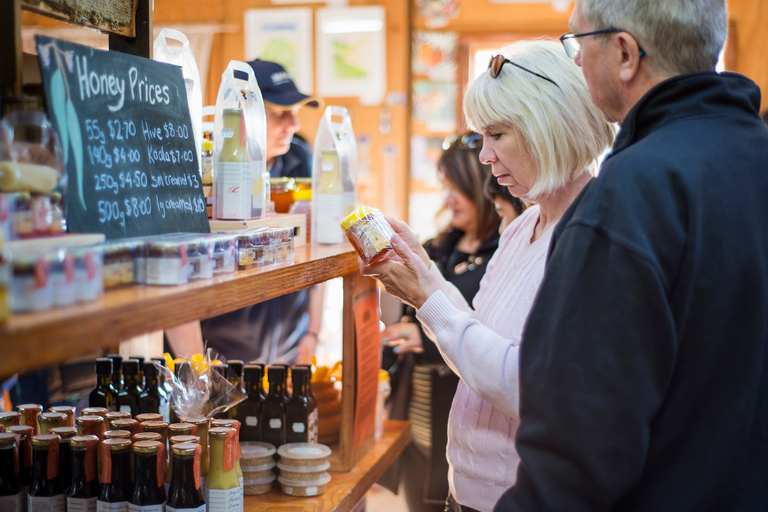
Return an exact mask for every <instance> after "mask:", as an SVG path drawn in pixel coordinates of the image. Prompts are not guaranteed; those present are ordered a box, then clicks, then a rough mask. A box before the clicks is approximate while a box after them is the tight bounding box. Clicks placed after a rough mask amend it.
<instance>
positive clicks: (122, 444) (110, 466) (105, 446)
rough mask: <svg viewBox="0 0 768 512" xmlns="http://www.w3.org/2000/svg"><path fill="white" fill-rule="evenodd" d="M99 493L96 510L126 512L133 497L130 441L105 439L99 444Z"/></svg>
mask: <svg viewBox="0 0 768 512" xmlns="http://www.w3.org/2000/svg"><path fill="white" fill-rule="evenodd" d="M100 448H101V461H102V462H101V491H100V492H99V499H98V500H97V502H96V505H97V507H98V510H100V511H101V510H105V511H106V510H114V509H115V508H116V507H120V509H121V510H123V508H124V509H125V510H128V500H129V499H131V496H132V495H133V484H132V482H131V441H130V439H120V438H113V439H105V440H104V441H102V442H101V447H100Z"/></svg>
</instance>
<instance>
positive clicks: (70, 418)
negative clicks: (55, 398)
mask: <svg viewBox="0 0 768 512" xmlns="http://www.w3.org/2000/svg"><path fill="white" fill-rule="evenodd" d="M48 412H57V413H59V414H63V415H64V416H66V419H65V420H64V423H63V424H62V426H65V427H74V426H75V408H74V407H72V406H71V405H54V406H53V407H49V408H48Z"/></svg>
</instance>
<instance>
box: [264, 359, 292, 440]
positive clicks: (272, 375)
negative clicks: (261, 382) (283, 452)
mask: <svg viewBox="0 0 768 512" xmlns="http://www.w3.org/2000/svg"><path fill="white" fill-rule="evenodd" d="M267 379H268V380H269V393H268V394H267V398H266V400H265V401H264V405H263V407H262V408H261V440H262V441H264V442H265V443H270V444H272V445H274V446H275V447H277V446H281V445H283V444H285V402H286V400H285V367H284V366H269V367H267Z"/></svg>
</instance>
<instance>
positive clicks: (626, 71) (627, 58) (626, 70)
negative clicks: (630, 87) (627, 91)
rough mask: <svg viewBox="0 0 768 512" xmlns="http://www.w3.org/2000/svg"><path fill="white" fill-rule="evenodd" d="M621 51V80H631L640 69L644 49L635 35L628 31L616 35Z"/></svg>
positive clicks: (619, 50)
mask: <svg viewBox="0 0 768 512" xmlns="http://www.w3.org/2000/svg"><path fill="white" fill-rule="evenodd" d="M615 38H616V44H617V45H618V48H617V50H618V52H619V60H620V67H619V80H621V81H622V82H625V83H627V82H631V81H632V80H633V79H634V78H635V77H636V76H637V73H638V70H639V69H640V59H641V58H642V57H641V55H642V50H641V49H640V45H638V44H637V41H636V40H635V38H634V37H632V36H631V35H629V34H627V33H626V32H619V33H618V34H616V36H615Z"/></svg>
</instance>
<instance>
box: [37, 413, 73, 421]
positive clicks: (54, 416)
mask: <svg viewBox="0 0 768 512" xmlns="http://www.w3.org/2000/svg"><path fill="white" fill-rule="evenodd" d="M66 419H67V415H66V414H61V413H60V412H43V413H40V415H39V416H38V417H37V421H39V422H41V423H53V422H56V421H65V420H66Z"/></svg>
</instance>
